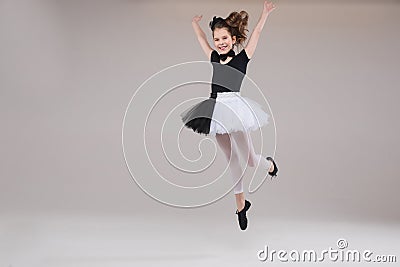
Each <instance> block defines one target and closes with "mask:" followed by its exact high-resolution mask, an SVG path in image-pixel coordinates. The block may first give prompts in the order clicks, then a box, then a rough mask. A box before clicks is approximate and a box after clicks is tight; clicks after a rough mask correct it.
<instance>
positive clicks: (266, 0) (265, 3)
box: [263, 0, 275, 14]
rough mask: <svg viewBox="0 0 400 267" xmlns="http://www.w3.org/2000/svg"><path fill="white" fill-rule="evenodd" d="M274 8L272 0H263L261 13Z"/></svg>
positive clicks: (268, 11)
mask: <svg viewBox="0 0 400 267" xmlns="http://www.w3.org/2000/svg"><path fill="white" fill-rule="evenodd" d="M274 9H275V5H274V4H273V3H272V2H270V3H268V0H265V2H264V10H263V13H266V14H269V13H271V12H272V10H274Z"/></svg>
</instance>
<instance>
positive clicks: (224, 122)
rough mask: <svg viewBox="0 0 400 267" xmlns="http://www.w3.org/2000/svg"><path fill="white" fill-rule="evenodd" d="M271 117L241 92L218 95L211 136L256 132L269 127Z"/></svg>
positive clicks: (211, 125)
mask: <svg viewBox="0 0 400 267" xmlns="http://www.w3.org/2000/svg"><path fill="white" fill-rule="evenodd" d="M269 117H270V115H269V114H268V113H266V112H265V111H264V110H263V107H262V106H261V105H260V104H258V103H257V102H256V101H254V100H252V99H250V98H248V97H244V96H241V94H240V92H222V93H218V94H217V98H216V102H215V106H214V111H213V114H212V120H211V124H210V132H209V134H210V135H212V136H215V134H224V133H231V132H236V131H255V130H257V129H259V128H261V127H263V126H264V125H267V124H268V122H269Z"/></svg>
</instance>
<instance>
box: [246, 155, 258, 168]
mask: <svg viewBox="0 0 400 267" xmlns="http://www.w3.org/2000/svg"><path fill="white" fill-rule="evenodd" d="M247 164H248V165H249V166H250V167H254V166H256V162H255V160H254V159H253V158H251V157H250V158H249V160H248V161H247Z"/></svg>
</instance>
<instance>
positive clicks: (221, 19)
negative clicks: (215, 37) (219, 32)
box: [209, 16, 225, 30]
mask: <svg viewBox="0 0 400 267" xmlns="http://www.w3.org/2000/svg"><path fill="white" fill-rule="evenodd" d="M219 21H225V20H224V19H223V18H221V17H217V16H214V17H213V20H212V21H210V23H209V25H210V28H211V30H214V26H215V24H216V23H218V22H219Z"/></svg>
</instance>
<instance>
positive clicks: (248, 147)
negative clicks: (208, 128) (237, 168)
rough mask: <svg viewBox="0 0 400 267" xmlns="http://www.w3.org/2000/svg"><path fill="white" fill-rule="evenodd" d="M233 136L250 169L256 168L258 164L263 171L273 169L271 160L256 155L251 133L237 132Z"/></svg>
mask: <svg viewBox="0 0 400 267" xmlns="http://www.w3.org/2000/svg"><path fill="white" fill-rule="evenodd" d="M231 135H232V137H233V139H234V140H235V142H236V144H237V146H238V148H239V150H240V152H241V153H242V155H243V156H244V159H245V160H246V162H247V163H248V164H249V166H250V167H254V166H256V163H258V162H259V163H260V165H261V167H262V168H263V169H266V170H268V169H269V168H270V167H271V165H272V164H271V162H270V161H269V160H267V159H266V158H264V157H263V156H262V155H260V154H256V153H255V151H254V146H253V140H252V139H251V135H250V132H248V131H246V132H242V131H237V132H233V133H231Z"/></svg>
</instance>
